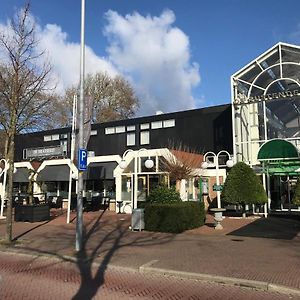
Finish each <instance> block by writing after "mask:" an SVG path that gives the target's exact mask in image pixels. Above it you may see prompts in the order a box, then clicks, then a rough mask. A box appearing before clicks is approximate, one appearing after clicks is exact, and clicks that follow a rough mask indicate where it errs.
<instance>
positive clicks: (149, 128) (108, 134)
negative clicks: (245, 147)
mask: <svg viewBox="0 0 300 300" xmlns="http://www.w3.org/2000/svg"><path fill="white" fill-rule="evenodd" d="M179 145H181V146H184V147H188V148H189V149H190V150H192V151H194V152H198V153H205V152H207V151H219V150H227V151H228V152H230V153H232V124H231V106H230V105H220V106H214V107H208V108H202V109H195V110H189V111H181V112H175V113H168V114H160V115H154V116H148V117H141V118H134V119H129V120H120V121H113V122H106V123H100V124H93V125H92V129H91V136H90V140H89V143H88V147H87V148H88V151H90V153H91V155H93V156H103V155H122V154H123V153H124V151H125V150H126V149H129V148H130V149H132V150H138V149H140V148H147V149H157V148H176V147H179ZM70 151H71V128H61V129H55V130H48V131H41V132H35V133H29V134H21V135H18V136H17V137H16V152H15V160H16V161H24V160H44V159H48V158H54V157H56V158H67V157H70Z"/></svg>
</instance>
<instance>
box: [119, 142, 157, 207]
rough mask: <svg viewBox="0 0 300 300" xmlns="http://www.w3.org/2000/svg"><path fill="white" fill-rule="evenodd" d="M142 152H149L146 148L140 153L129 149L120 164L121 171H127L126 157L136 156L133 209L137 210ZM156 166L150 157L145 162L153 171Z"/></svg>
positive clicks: (140, 150)
mask: <svg viewBox="0 0 300 300" xmlns="http://www.w3.org/2000/svg"><path fill="white" fill-rule="evenodd" d="M142 151H148V150H147V149H145V148H142V149H139V150H138V151H134V150H132V149H127V150H126V151H125V152H124V154H123V156H122V160H121V161H120V163H119V166H120V168H121V169H125V168H126V167H127V162H126V160H125V157H126V155H127V153H129V152H133V154H134V173H133V176H134V177H133V178H134V184H133V188H134V190H133V209H135V208H137V193H138V158H139V153H140V152H142ZM153 166H154V162H153V160H152V159H151V158H150V156H148V159H147V160H146V161H145V167H146V168H147V169H151V168H152V167H153Z"/></svg>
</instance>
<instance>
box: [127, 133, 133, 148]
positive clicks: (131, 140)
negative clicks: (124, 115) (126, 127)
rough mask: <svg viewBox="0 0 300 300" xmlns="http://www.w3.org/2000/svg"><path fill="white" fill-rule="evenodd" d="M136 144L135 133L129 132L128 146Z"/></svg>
mask: <svg viewBox="0 0 300 300" xmlns="http://www.w3.org/2000/svg"><path fill="white" fill-rule="evenodd" d="M134 145H135V133H127V146H134Z"/></svg>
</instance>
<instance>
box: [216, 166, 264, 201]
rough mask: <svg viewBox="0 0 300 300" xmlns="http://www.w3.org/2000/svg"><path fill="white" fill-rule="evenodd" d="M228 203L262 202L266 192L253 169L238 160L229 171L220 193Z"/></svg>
mask: <svg viewBox="0 0 300 300" xmlns="http://www.w3.org/2000/svg"><path fill="white" fill-rule="evenodd" d="M221 197H222V200H223V201H224V202H226V203H229V204H241V205H245V204H263V203H266V202H267V200H268V198H267V194H266V192H265V190H264V188H263V186H262V184H261V182H260V180H259V178H258V176H257V175H256V174H255V173H254V171H253V170H252V169H251V168H250V167H249V166H248V165H246V164H245V163H244V162H238V163H237V164H235V165H234V166H233V167H232V169H231V170H230V171H229V173H228V176H227V178H226V181H225V184H224V187H223V190H222V194H221Z"/></svg>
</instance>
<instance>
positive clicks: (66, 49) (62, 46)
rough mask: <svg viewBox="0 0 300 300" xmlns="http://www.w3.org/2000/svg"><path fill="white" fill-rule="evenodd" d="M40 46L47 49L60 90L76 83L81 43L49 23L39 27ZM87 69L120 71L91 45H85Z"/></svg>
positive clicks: (112, 73) (87, 70) (114, 73)
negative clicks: (71, 40)
mask: <svg viewBox="0 0 300 300" xmlns="http://www.w3.org/2000/svg"><path fill="white" fill-rule="evenodd" d="M38 36H39V40H40V43H39V48H40V49H46V51H47V54H48V56H49V60H50V62H51V65H52V66H53V72H54V74H55V78H56V80H57V83H58V86H57V88H58V91H59V92H62V91H63V90H64V89H65V88H67V87H69V86H71V85H73V84H76V83H77V82H78V81H79V74H80V44H79V43H72V42H70V41H68V35H67V34H66V33H65V32H63V31H62V29H61V27H60V26H58V25H55V24H47V25H46V26H45V27H44V28H39V29H38ZM85 71H86V73H96V72H99V71H102V72H107V73H108V74H110V75H112V76H114V75H116V74H117V73H118V72H117V70H116V68H115V67H114V66H113V65H112V64H111V63H110V62H109V61H107V59H106V58H105V57H104V58H102V57H99V56H97V55H96V54H95V52H94V51H93V50H92V49H91V48H90V47H89V46H86V47H85Z"/></svg>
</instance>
